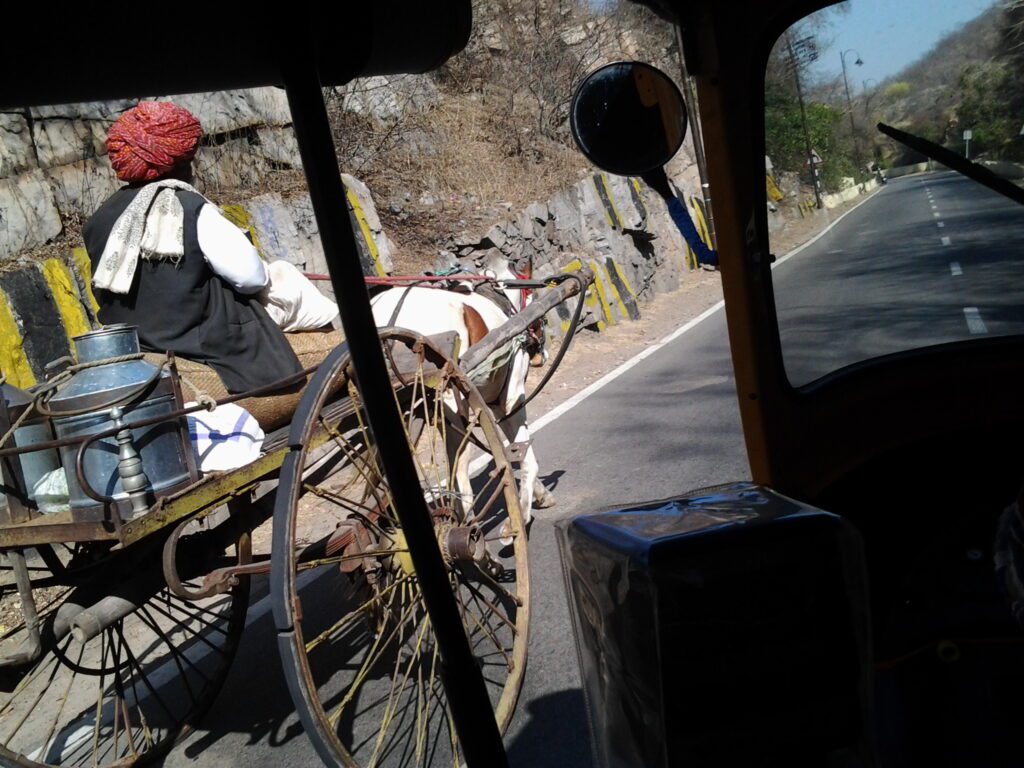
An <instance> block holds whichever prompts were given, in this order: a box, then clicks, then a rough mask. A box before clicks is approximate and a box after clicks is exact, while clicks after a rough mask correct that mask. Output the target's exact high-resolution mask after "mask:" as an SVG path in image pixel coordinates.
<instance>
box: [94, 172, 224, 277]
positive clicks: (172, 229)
mask: <svg viewBox="0 0 1024 768" xmlns="http://www.w3.org/2000/svg"><path fill="white" fill-rule="evenodd" d="M178 189H180V190H185V191H187V192H195V193H196V194H199V193H198V192H196V190H195V188H193V187H192V186H191V185H190V184H186V183H185V182H184V181H178V180H177V179H161V180H160V181H154V182H153V183H152V184H147V185H146V186H144V187H143V188H142V189H140V190H139V192H138V194H137V195H135V199H134V200H132V201H131V203H129V204H128V207H127V208H125V210H124V213H122V214H121V215H120V216H119V217H118V219H117V221H115V222H114V227H113V229H111V230H110V236H109V237H108V238H107V244H106V246H105V247H104V249H103V254H102V255H101V256H100V260H99V263H98V264H97V265H96V271H95V272H94V273H93V276H92V284H93V285H94V286H95V287H96V288H102V289H103V290H105V291H111V292H112V293H128V291H130V290H131V287H132V280H133V279H134V277H135V268H136V266H137V265H138V262H139V256H140V255H141V256H142V258H144V259H146V260H149V261H170V262H172V263H173V264H175V265H177V264H178V263H179V262H180V261H181V259H182V257H183V256H184V255H185V211H184V209H183V208H182V207H181V203H180V202H179V201H178V196H177V195H176V194H174V191H175V190H178ZM204 199H205V198H204Z"/></svg>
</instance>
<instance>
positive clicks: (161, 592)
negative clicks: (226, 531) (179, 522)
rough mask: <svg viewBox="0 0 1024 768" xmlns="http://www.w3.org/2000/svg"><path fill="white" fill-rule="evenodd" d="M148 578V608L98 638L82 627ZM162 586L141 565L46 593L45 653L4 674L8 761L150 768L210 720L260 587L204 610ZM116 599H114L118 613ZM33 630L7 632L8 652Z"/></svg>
mask: <svg viewBox="0 0 1024 768" xmlns="http://www.w3.org/2000/svg"><path fill="white" fill-rule="evenodd" d="M128 556H129V553H128V552H126V553H124V556H123V558H120V559H121V560H122V561H127V559H128ZM154 560H155V561H157V562H159V557H156V558H150V562H153V561H154ZM140 582H142V583H143V584H145V583H147V582H149V583H151V584H152V588H151V589H146V588H145V587H144V586H143V587H140V589H143V590H145V591H143V592H142V593H141V594H142V597H141V599H139V598H137V599H136V600H135V602H134V604H137V603H138V602H139V601H140V600H141V605H139V606H138V607H137V608H135V609H134V610H133V611H131V612H130V613H128V614H127V615H125V616H123V618H119V619H116V620H114V621H112V622H111V623H109V625H108V626H106V627H105V628H102V629H100V628H99V627H98V626H97V627H96V630H97V631H96V634H95V635H94V636H91V637H90V636H89V635H90V632H89V631H88V630H83V629H82V628H81V626H73V625H72V624H71V623H70V619H71V618H72V617H75V616H76V615H77V616H78V617H81V616H83V615H84V614H82V613H81V610H82V608H83V607H89V606H93V604H94V603H96V602H97V600H98V599H99V598H100V597H101V596H104V595H109V593H110V591H111V588H114V589H117V586H115V585H118V584H122V585H123V584H133V585H134V584H139V583H140ZM161 583H162V581H159V580H158V576H156V575H150V573H149V572H147V571H145V570H143V569H142V568H141V567H140V564H139V560H138V559H136V558H132V564H129V563H127V562H122V563H121V564H120V565H119V564H117V563H116V562H115V563H114V564H113V565H110V566H108V567H107V568H106V569H105V570H104V575H103V577H102V578H100V577H99V576H97V577H96V578H95V579H94V580H93V581H91V582H90V583H88V584H86V585H84V586H80V587H78V588H76V589H71V588H68V587H46V588H43V589H37V590H35V592H34V594H35V596H36V600H37V602H38V608H39V613H40V619H41V630H42V631H41V634H42V642H43V652H42V655H41V656H40V657H39V658H38V660H37V661H35V662H34V663H32V664H31V665H29V666H26V667H24V668H20V669H0V765H4V766H11V768H13V767H14V766H19V767H22V766H112V765H115V764H116V765H118V766H123V765H132V764H139V765H142V764H146V763H147V762H149V761H151V760H154V759H156V758H159V757H160V756H162V755H164V754H166V753H167V751H168V750H169V749H170V748H171V747H172V746H173V745H174V743H175V741H176V740H177V739H178V738H180V737H181V736H183V735H184V734H185V733H187V732H188V730H189V729H190V728H191V726H192V725H194V724H195V723H196V722H197V721H198V720H199V719H200V718H201V717H202V715H203V713H204V712H205V711H206V710H207V709H208V708H209V707H210V705H211V704H212V703H213V699H214V697H215V696H216V695H217V693H218V691H219V690H220V688H221V686H222V684H223V683H224V680H225V678H226V676H227V671H228V668H229V666H230V663H231V660H232V658H233V657H234V654H235V651H236V649H237V647H238V641H239V638H240V636H241V632H242V628H243V626H244V624H245V614H246V611H247V609H248V603H249V585H248V582H247V580H242V581H240V583H239V584H238V586H236V587H235V588H234V589H233V590H232V591H230V592H228V593H226V594H223V595H218V596H215V597H212V598H209V599H207V600H203V601H201V602H197V603H192V602H188V601H186V600H182V599H180V598H178V597H176V596H174V595H172V594H171V593H170V592H169V591H168V590H167V589H166V588H163V589H159V584H161ZM196 586H197V585H196ZM123 594H124V593H123ZM12 597H13V598H14V601H15V602H16V601H17V596H16V595H11V594H6V595H5V597H4V601H5V603H7V602H8V601H9V600H10V599H11V598H12ZM111 600H113V601H114V602H111ZM116 601H117V599H116V598H108V600H107V601H106V602H105V603H104V604H105V605H107V606H108V607H109V608H112V609H113V610H114V611H116V610H117V609H116V605H115V603H116ZM121 604H122V605H124V603H123V602H122V603H121ZM128 610H130V609H128ZM95 611H96V609H95V608H94V609H91V613H95ZM111 618H112V617H111ZM104 623H105V622H104ZM26 634H27V631H26V629H25V626H24V624H23V623H21V622H20V621H19V622H18V624H17V625H16V626H8V627H7V628H5V629H4V630H2V634H0V654H4V655H6V654H8V653H10V652H11V650H13V649H15V648H18V647H19V646H20V644H21V641H22V640H23V639H24V637H25V635H26Z"/></svg>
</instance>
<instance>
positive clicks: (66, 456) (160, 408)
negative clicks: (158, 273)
mask: <svg viewBox="0 0 1024 768" xmlns="http://www.w3.org/2000/svg"><path fill="white" fill-rule="evenodd" d="M74 342H75V351H76V353H77V358H78V363H79V364H82V363H87V362H95V361H99V360H106V359H109V358H116V357H120V356H124V355H132V354H137V353H138V352H139V338H138V335H137V334H136V331H135V326H130V325H123V324H118V325H108V326H106V327H105V328H102V329H100V330H98V331H92V332H90V333H86V334H83V335H82V336H77V337H75V339H74ZM158 370H159V369H158V367H157V366H155V365H152V364H151V363H147V362H146V361H145V360H142V359H135V360H127V361H121V362H111V363H106V364H103V365H99V366H97V367H95V368H86V369H83V370H81V371H78V372H77V373H75V375H74V376H73V378H72V379H71V381H70V382H69V383H68V384H67V385H66V386H64V387H63V388H62V389H61V390H60V392H58V393H57V394H56V395H54V396H53V397H52V398H51V399H50V402H49V408H50V410H51V411H52V412H53V414H54V416H53V424H54V430H55V432H56V434H57V437H58V438H66V437H79V436H85V435H94V434H96V433H98V432H103V431H105V430H108V429H110V428H111V427H113V426H115V424H114V421H113V417H112V416H111V410H112V408H114V407H115V406H119V407H120V408H121V410H122V411H123V412H124V416H123V421H124V422H128V423H130V422H133V421H141V420H143V419H149V418H153V417H156V416H161V415H166V414H170V413H172V412H173V411H174V410H175V409H177V408H178V407H180V403H178V402H177V401H176V399H175V395H174V388H173V386H172V383H171V377H170V374H169V373H168V372H167V371H163V372H160V374H159V376H158V375H157V372H158ZM147 382H151V383H150V384H149V385H148V386H147ZM133 393H139V394H137V395H136V396H134V397H133V398H131V399H127V400H126V399H125V398H126V397H127V396H130V395H132V394H133ZM184 424H185V420H184V417H178V418H167V419H166V420H165V421H161V422H159V423H157V424H152V425H150V426H147V427H140V428H138V429H133V430H132V443H133V445H134V447H135V449H136V450H137V451H138V453H139V455H140V456H141V458H142V468H143V471H144V472H145V474H146V477H147V478H148V480H149V486H148V491H149V496H150V498H151V499H152V498H155V497H158V496H163V495H167V494H168V493H171V492H173V491H175V490H177V489H179V488H182V487H184V486H185V485H188V483H189V482H190V475H189V468H188V463H187V460H186V456H187V452H188V451H191V449H192V448H191V445H190V444H189V442H188V430H187V428H184ZM78 448H79V446H78V445H71V446H65V447H63V448H61V463H62V465H63V467H64V471H65V472H66V473H67V476H68V491H69V496H70V502H71V512H72V516H73V517H74V518H75V519H77V520H98V519H103V518H104V516H105V509H104V508H105V506H106V505H105V504H104V503H102V502H100V501H97V500H96V499H94V498H92V497H90V496H89V495H88V494H86V492H85V491H84V490H83V489H82V486H81V484H80V483H79V480H78V474H77V471H76V467H75V461H76V456H77V453H78ZM118 457H119V448H118V443H117V440H116V439H115V438H114V437H113V436H110V437H105V438H102V439H100V440H97V441H95V442H93V443H91V444H90V446H89V447H88V448H87V449H86V451H85V456H84V461H83V466H82V469H83V472H82V474H83V476H84V478H85V480H86V481H87V482H88V484H89V486H90V487H91V488H92V489H93V490H94V491H96V492H97V493H98V494H100V495H104V496H112V497H113V498H114V499H115V500H116V501H118V502H119V508H120V509H121V511H122V516H126V514H125V512H126V510H127V509H129V506H128V505H127V504H124V503H121V502H126V501H127V499H128V494H127V492H126V491H125V490H124V489H123V488H122V486H121V480H120V476H119V475H118Z"/></svg>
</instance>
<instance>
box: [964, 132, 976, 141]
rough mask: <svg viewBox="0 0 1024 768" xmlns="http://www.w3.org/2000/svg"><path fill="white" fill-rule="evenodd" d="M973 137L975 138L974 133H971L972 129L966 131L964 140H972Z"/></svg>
mask: <svg viewBox="0 0 1024 768" xmlns="http://www.w3.org/2000/svg"><path fill="white" fill-rule="evenodd" d="M973 138H974V134H973V133H971V132H970V130H966V131H964V141H970V140H971V139H973Z"/></svg>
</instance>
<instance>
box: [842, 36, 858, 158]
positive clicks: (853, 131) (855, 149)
mask: <svg viewBox="0 0 1024 768" xmlns="http://www.w3.org/2000/svg"><path fill="white" fill-rule="evenodd" d="M848 53H852V54H855V55H856V56H857V60H856V61H854V62H853V63H854V64H856V65H857V66H858V67H859V66H862V65H863V64H864V61H863V59H861V57H860V54H859V53H857V51H855V50H854V49H853V48H847V49H846V50H845V51H842V52H840V54H839V61H840V62H841V63H842V65H843V85H844V86H846V109H847V111H848V112H849V113H850V133H851V134H853V152H854V156H855V157H854V159H855V160H856V162H857V174H858V175H860V172H861V167H860V165H861V155H860V137H858V136H857V126H855V125H854V123H853V101H852V99H850V81H849V80H848V79H847V77H846V54H848Z"/></svg>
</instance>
